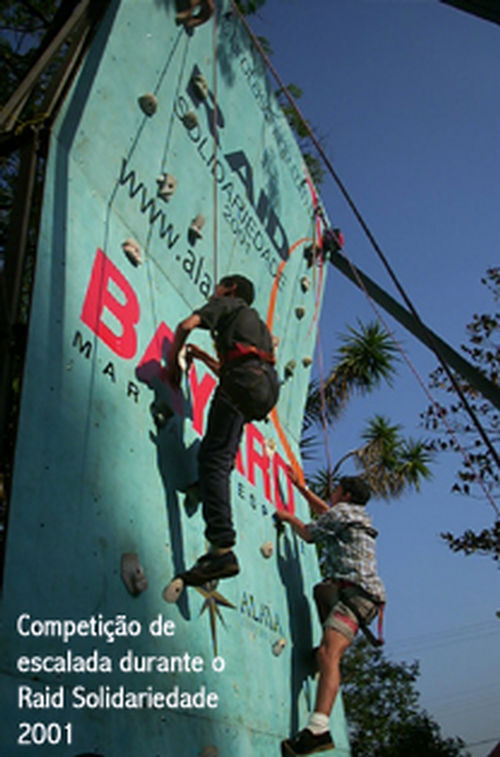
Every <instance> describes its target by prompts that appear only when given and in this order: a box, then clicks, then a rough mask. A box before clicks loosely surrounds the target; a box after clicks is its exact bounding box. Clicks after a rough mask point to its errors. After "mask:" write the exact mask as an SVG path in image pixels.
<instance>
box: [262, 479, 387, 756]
mask: <svg viewBox="0 0 500 757" xmlns="http://www.w3.org/2000/svg"><path fill="white" fill-rule="evenodd" d="M288 473H289V476H290V479H291V480H292V482H293V483H294V485H295V486H296V487H297V489H298V490H299V491H300V492H301V494H302V495H303V496H304V497H305V499H306V500H307V501H308V503H309V505H310V507H311V510H312V511H313V512H314V513H316V514H317V515H318V516H319V517H318V518H317V520H314V521H312V522H311V523H308V524H305V523H303V522H302V521H301V520H299V518H297V517H296V516H295V515H292V514H291V513H289V512H288V511H286V510H279V511H277V513H276V518H277V519H278V520H279V521H281V522H284V523H289V525H290V526H291V527H292V529H293V530H294V531H295V532H296V533H297V534H298V536H300V537H301V538H302V539H304V541H306V542H309V543H319V544H320V545H321V556H320V564H321V573H322V575H323V576H324V577H325V580H324V581H322V582H321V583H319V584H317V585H316V586H315V587H314V599H315V602H316V606H317V608H318V613H319V616H320V620H321V622H322V624H323V638H322V640H321V645H320V647H319V649H318V663H319V669H320V676H319V681H318V689H317V693H316V704H315V707H314V712H313V713H312V714H311V715H310V717H309V722H308V724H307V727H306V728H304V729H303V730H302V731H299V732H298V733H297V734H296V735H295V736H292V737H291V738H289V739H285V740H284V741H282V743H281V752H282V755H283V757H289V756H290V755H300V754H313V753H315V752H323V751H326V750H328V749H333V748H334V743H333V739H332V736H331V734H330V729H329V719H330V713H331V711H332V708H333V704H334V702H335V697H336V696H337V692H338V690H339V687H340V667H339V666H340V660H341V658H342V655H343V654H344V652H345V651H346V649H347V648H348V647H349V646H350V644H351V643H352V642H353V640H354V637H355V635H356V633H357V631H358V629H359V627H361V628H362V629H363V630H364V631H365V633H368V634H370V632H369V631H368V630H367V627H368V625H369V624H370V623H371V621H372V620H373V619H374V618H375V616H376V615H377V614H378V613H379V612H380V611H381V608H383V606H384V604H385V589H384V585H383V583H382V581H381V580H380V578H379V576H378V573H377V563H376V557H375V538H376V536H377V531H376V529H375V528H373V526H372V524H371V520H370V518H369V516H368V515H367V513H366V510H365V505H366V503H367V502H368V500H369V499H370V494H371V492H370V488H369V486H368V485H367V484H366V483H365V481H363V479H361V478H359V477H357V476H345V477H343V478H341V479H340V482H339V484H338V486H337V488H336V489H335V490H334V491H333V493H332V495H331V497H330V502H329V504H327V503H326V502H324V501H323V500H322V499H321V498H320V497H318V496H317V495H316V494H314V492H311V491H310V490H309V489H308V488H307V487H306V486H304V485H303V484H302V483H301V481H300V479H299V476H298V474H297V473H296V472H295V471H294V470H293V469H292V468H289V470H288ZM370 636H371V634H370Z"/></svg>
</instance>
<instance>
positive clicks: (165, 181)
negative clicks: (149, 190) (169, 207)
mask: <svg viewBox="0 0 500 757" xmlns="http://www.w3.org/2000/svg"><path fill="white" fill-rule="evenodd" d="M156 183H157V184H158V197H161V199H162V200H165V202H168V201H169V200H170V198H171V197H172V195H173V194H174V192H175V189H176V187H177V179H176V178H175V176H172V174H171V173H162V175H161V176H158V178H157V179H156Z"/></svg>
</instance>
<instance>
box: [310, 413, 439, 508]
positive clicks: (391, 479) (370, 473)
mask: <svg viewBox="0 0 500 757" xmlns="http://www.w3.org/2000/svg"><path fill="white" fill-rule="evenodd" d="M400 431H401V427H400V426H399V425H391V423H390V422H389V420H388V419H387V418H385V417H384V416H381V415H376V416H375V417H374V418H372V419H370V420H369V421H368V423H367V426H366V428H365V430H364V431H363V433H362V435H361V438H362V439H363V444H361V445H360V446H359V447H356V448H355V449H351V450H349V451H348V452H346V453H345V454H344V455H342V457H341V458H340V459H339V460H338V461H337V463H336V464H335V465H334V467H333V468H332V470H331V471H327V470H319V471H317V472H316V473H315V475H314V476H313V478H312V479H311V481H310V486H311V488H312V489H313V490H314V491H315V492H316V494H318V496H320V497H322V498H323V499H325V500H328V499H329V498H330V495H331V492H332V491H333V489H334V488H335V486H336V483H337V482H338V479H339V478H340V472H341V468H342V466H343V464H344V463H345V462H347V461H348V460H353V461H354V464H355V466H356V468H358V470H359V472H360V475H361V477H362V478H364V479H365V481H366V482H367V483H368V484H369V486H370V488H371V490H372V493H373V495H374V496H375V497H381V498H384V499H394V498H397V497H400V496H401V495H402V494H403V493H404V492H405V491H406V490H407V489H408V488H412V487H413V488H414V489H415V490H416V491H419V490H420V484H421V481H422V480H423V479H428V478H430V477H431V471H430V468H429V463H430V462H431V460H432V452H431V450H430V446H429V445H428V444H427V443H426V442H425V441H423V440H421V439H417V440H414V439H411V438H410V439H405V438H403V437H402V436H401V433H400Z"/></svg>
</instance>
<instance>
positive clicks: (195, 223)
mask: <svg viewBox="0 0 500 757" xmlns="http://www.w3.org/2000/svg"><path fill="white" fill-rule="evenodd" d="M204 225H205V216H202V215H201V213H198V215H197V216H196V217H195V218H193V220H192V221H191V225H190V227H189V233H190V234H191V235H192V236H193V237H195V238H196V239H201V238H202V236H203V227H204Z"/></svg>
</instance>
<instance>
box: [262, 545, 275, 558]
mask: <svg viewBox="0 0 500 757" xmlns="http://www.w3.org/2000/svg"><path fill="white" fill-rule="evenodd" d="M260 551H261V554H262V557H265V558H266V560H268V559H269V558H270V557H272V554H273V552H274V546H273V543H272V541H266V542H264V544H262V546H261V548H260Z"/></svg>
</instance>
